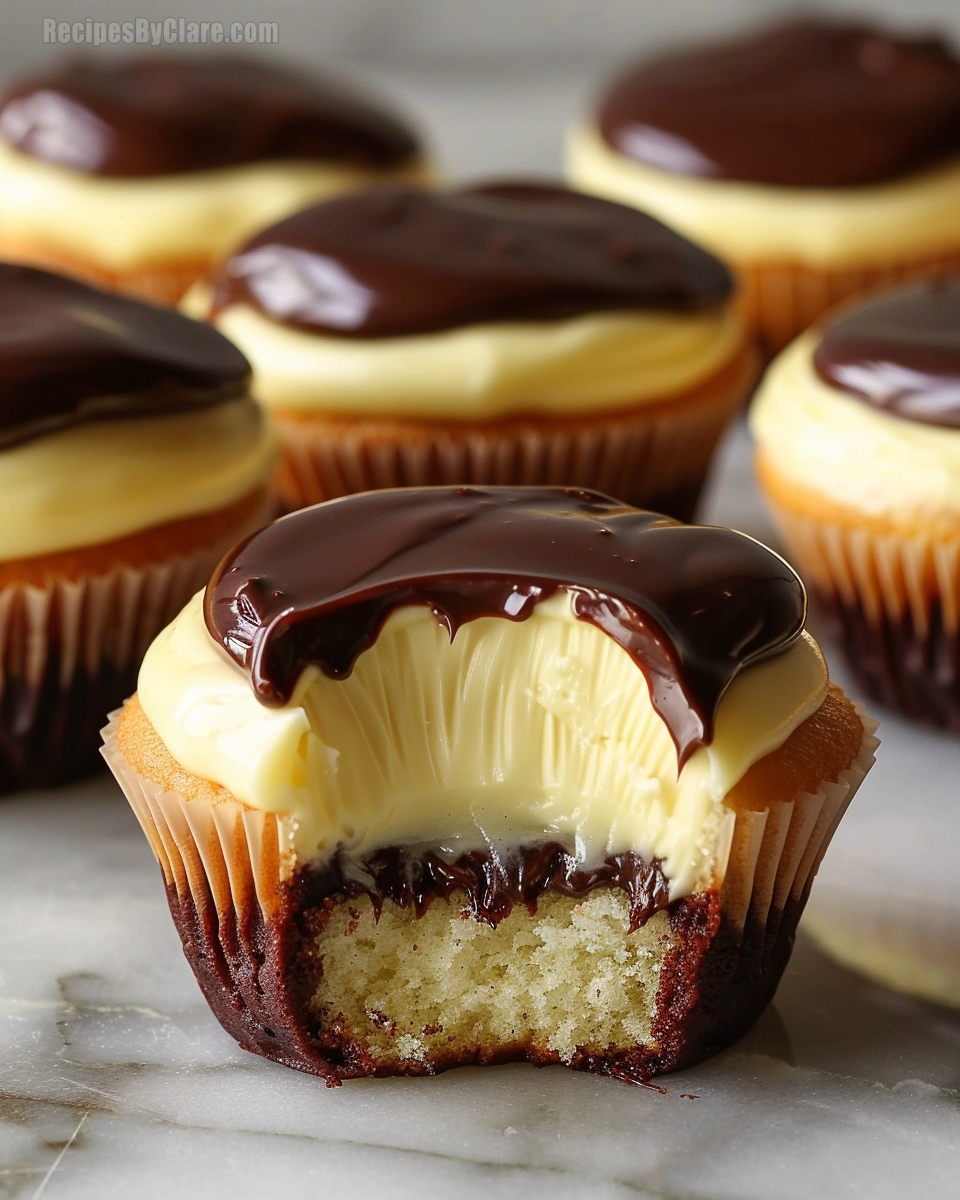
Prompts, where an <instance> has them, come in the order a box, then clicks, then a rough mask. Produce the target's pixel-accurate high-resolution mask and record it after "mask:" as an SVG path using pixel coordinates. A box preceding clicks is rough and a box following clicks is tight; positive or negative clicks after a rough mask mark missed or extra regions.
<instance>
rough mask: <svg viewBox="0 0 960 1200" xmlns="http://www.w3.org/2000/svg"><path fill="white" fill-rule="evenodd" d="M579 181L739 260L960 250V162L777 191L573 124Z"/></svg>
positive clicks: (834, 261)
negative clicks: (620, 145)
mask: <svg viewBox="0 0 960 1200" xmlns="http://www.w3.org/2000/svg"><path fill="white" fill-rule="evenodd" d="M567 173H568V176H569V178H570V180H571V182H572V184H573V186H575V187H579V188H582V189H583V190H584V191H586V192H593V193H595V194H596V195H600V196H605V197H606V198H607V199H610V200H618V201H620V203H622V204H630V205H633V206H634V207H636V208H640V209H644V210H645V211H646V212H649V213H651V214H652V215H653V216H655V217H659V218H660V220H662V221H664V222H666V223H667V224H668V225H672V226H673V227H674V228H676V229H678V230H680V232H681V233H684V234H686V236H687V237H689V238H692V239H693V240H694V241H697V242H700V243H701V244H702V245H704V246H706V247H707V249H709V250H712V251H713V252H714V253H715V254H717V255H719V256H720V257H721V258H727V259H729V260H731V261H732V262H733V263H743V264H745V265H747V264H753V263H760V262H793V263H800V264H803V265H806V266H810V267H814V268H823V269H831V268H836V269H843V268H846V267H860V266H864V265H873V264H875V263H880V264H883V263H886V262H891V261H896V260H898V259H909V258H914V257H924V256H927V255H939V254H943V253H949V252H951V251H956V250H960V221H958V219H957V213H958V211H960V159H957V160H956V161H952V162H950V163H948V164H946V165H944V166H942V167H938V168H937V169H935V170H929V171H923V172H918V173H915V174H912V175H909V176H907V177H905V178H903V179H897V180H893V181H890V182H886V183H878V184H871V185H869V186H865V187H858V188H777V187H771V186H768V185H764V184H758V183H737V182H734V181H730V180H725V179H697V178H692V177H690V176H684V175H673V174H670V173H669V172H667V171H660V170H657V169H656V168H655V167H649V166H646V165H645V164H643V163H639V162H637V161H636V160H634V159H631V158H627V157H626V155H623V154H618V153H617V152H616V151H615V150H613V149H612V148H611V147H610V146H609V145H608V144H607V143H606V142H605V141H604V140H603V138H602V137H601V136H600V134H599V133H598V132H597V130H596V128H595V127H594V126H592V125H589V124H586V123H581V124H579V125H576V126H574V128H573V129H572V130H571V132H570V134H569V137H568V141H567Z"/></svg>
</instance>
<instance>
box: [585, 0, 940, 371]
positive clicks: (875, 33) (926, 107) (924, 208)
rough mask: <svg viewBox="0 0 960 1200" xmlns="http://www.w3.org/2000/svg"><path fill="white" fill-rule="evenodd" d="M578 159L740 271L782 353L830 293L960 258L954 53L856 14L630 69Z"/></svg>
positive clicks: (603, 186)
mask: <svg viewBox="0 0 960 1200" xmlns="http://www.w3.org/2000/svg"><path fill="white" fill-rule="evenodd" d="M568 165H569V172H570V177H571V179H572V180H573V182H574V183H575V184H576V185H577V186H578V187H582V188H584V189H585V190H587V191H591V192H596V193H598V194H599V195H603V196H608V197H610V198H611V199H614V200H619V201H621V202H623V203H629V204H635V205H637V206H638V207H640V208H643V209H645V210H646V211H648V212H651V213H653V214H654V215H655V216H657V217H660V219H661V220H664V221H667V222H669V223H670V224H671V225H674V226H675V227H676V228H677V229H679V230H681V231H682V232H683V233H685V234H686V235H687V236H688V237H691V238H694V239H695V240H697V241H699V242H701V243H702V244H703V245H704V246H706V247H708V248H709V249H710V250H712V251H713V252H714V253H715V254H718V255H720V256H721V257H722V258H723V259H724V260H725V261H726V262H728V263H730V264H731V265H732V266H734V267H735V268H736V271H737V273H738V274H739V277H740V283H741V292H742V294H741V299H742V303H743V305H744V309H745V311H746V312H747V314H748V316H749V318H750V320H751V321H752V323H753V324H754V326H755V327H756V328H757V329H758V330H759V331H760V332H761V334H762V335H763V337H764V339H765V340H766V342H767V344H768V345H769V347H770V349H771V350H777V349H779V348H780V347H782V346H784V345H786V343H787V342H788V341H790V339H791V338H793V337H794V336H795V335H796V334H798V333H800V332H801V330H803V329H805V328H806V327H807V326H808V325H809V324H810V323H811V322H812V321H814V320H815V319H816V318H817V317H819V316H820V315H821V314H822V313H823V312H824V311H825V310H826V309H827V308H829V307H830V306H831V305H832V304H833V303H835V302H836V301H838V300H841V299H844V298H846V297H848V296H851V295H854V294H856V293H859V292H864V291H867V290H873V289H876V288H878V287H880V286H886V285H889V284H890V283H896V282H897V281H901V282H902V281H905V280H909V279H911V278H918V277H921V276H924V275H929V274H931V273H937V272H942V271H944V270H945V269H949V268H951V267H954V266H957V265H958V264H960V221H958V220H957V212H958V211H960V59H958V58H957V56H956V54H955V53H954V51H953V50H952V49H951V48H950V47H949V46H947V45H946V44H945V43H944V42H942V41H940V40H938V39H937V38H933V37H929V36H926V37H909V36H905V35H903V34H893V33H891V32H889V31H885V30H882V29H879V28H877V27H876V26H874V25H871V24H866V23H862V22H852V21H849V20H842V21H836V20H830V19H824V18H821V17H817V18H812V17H805V18H803V19H802V20H796V21H791V22H789V23H786V24H780V25H775V26H773V27H772V28H769V29H767V30H764V31H762V32H760V33H756V34H752V35H751V36H749V37H746V38H738V39H736V40H734V41H729V42H723V43H720V44H718V45H710V46H706V47H703V48H700V49H695V50H686V51H680V52H678V53H675V54H673V55H669V56H666V57H663V58H660V59H654V60H651V61H648V62H645V63H641V64H639V65H638V66H636V67H634V68H633V69H632V70H630V71H628V72H627V73H626V74H625V75H623V77H622V78H620V79H619V80H618V81H617V82H615V83H614V84H613V86H612V87H611V88H610V89H609V90H608V91H607V93H606V94H605V95H604V96H603V98H602V99H601V101H600V104H599V106H598V111H597V114H596V117H595V118H594V119H593V120H591V121H588V122H584V123H582V124H580V125H579V126H578V127H577V128H575V129H574V130H573V132H572V134H571V137H570V141H569V147H568Z"/></svg>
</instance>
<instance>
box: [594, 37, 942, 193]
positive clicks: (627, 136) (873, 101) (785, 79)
mask: <svg viewBox="0 0 960 1200" xmlns="http://www.w3.org/2000/svg"><path fill="white" fill-rule="evenodd" d="M599 125H600V132H601V133H602V135H603V137H604V138H605V140H606V141H607V142H608V143H609V144H610V145H611V146H613V147H614V148H615V149H616V150H619V151H620V153H622V154H625V155H627V156H628V157H630V158H634V159H637V160H638V161H639V162H643V163H646V164H648V165H649V166H652V167H659V168H662V169H663V170H666V171H670V172H672V173H674V174H677V175H693V176H702V177H705V178H715V179H736V180H742V181H745V182H751V183H764V184H773V185H775V186H781V187H801V188H802V187H822V188H845V187H857V186H860V185H864V184H871V183H878V182H881V181H883V180H886V179H892V178H896V177H897V176H902V175H905V174H908V173H910V172H912V171H916V170H920V169H922V168H924V167H929V166H931V165H933V164H935V163H937V162H939V161H943V160H945V159H948V158H954V157H956V156H957V155H958V154H960V59H958V58H957V57H956V56H955V54H954V53H953V52H952V51H951V49H950V48H949V47H948V46H947V45H946V44H945V43H944V42H942V41H940V40H939V39H937V38H934V37H919V38H918V37H914V38H910V37H904V36H900V35H898V36H893V35H892V34H890V33H885V32H883V31H882V30H880V29H877V28H876V27H874V26H872V25H868V24H861V23H854V22H849V21H842V22H835V21H829V20H817V19H812V18H806V19H803V20H796V21H791V22H789V23H784V24H779V25H775V26H773V27H772V28H770V29H767V30H764V31H762V32H760V33H758V34H755V35H753V36H751V37H747V38H741V39H738V40H736V41H731V42H723V43H720V44H716V45H712V46H706V47H704V48H702V49H698V50H693V51H681V52H679V53H676V54H673V55H671V56H668V57H665V58H661V59H659V60H654V61H651V62H647V63H641V64H640V65H638V66H636V67H635V68H634V69H633V70H632V71H630V72H629V73H628V74H626V75H625V76H624V77H623V78H622V79H621V80H620V81H619V83H617V84H615V85H614V87H613V89H612V90H611V91H610V92H609V94H608V95H607V96H606V97H605V99H604V100H603V102H602V105H601V108H600V113H599Z"/></svg>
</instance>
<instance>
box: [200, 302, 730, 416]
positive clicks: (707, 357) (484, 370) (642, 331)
mask: <svg viewBox="0 0 960 1200" xmlns="http://www.w3.org/2000/svg"><path fill="white" fill-rule="evenodd" d="M208 297H209V289H207V288H204V287H198V288H197V289H196V290H195V291H194V293H193V294H192V295H191V296H189V297H188V298H187V301H186V302H185V311H188V312H190V313H191V314H193V315H199V314H200V312H209V299H208ZM212 323H213V325H214V327H215V328H216V329H218V330H219V331H220V332H221V333H222V334H224V335H225V336H226V337H228V338H229V339H230V340H231V341H232V342H233V343H234V344H235V345H237V346H239V347H240V349H241V350H242V351H243V353H244V354H245V355H246V357H247V358H248V359H249V360H250V363H251V365H252V367H253V371H254V379H255V385H254V386H255V389H256V393H257V397H258V399H259V400H260V401H261V402H262V403H263V404H264V405H265V407H267V408H268V409H271V410H273V411H275V412H283V413H289V414H295V413H298V412H299V413H305V414H309V413H314V414H317V413H324V414H334V415H335V414H350V415H351V416H382V417H422V418H427V419H430V418H433V419H440V420H445V421H458V420H464V421H470V420H484V419H495V418H497V417H504V416H510V415H515V414H516V413H518V412H531V413H545V414H548V415H554V416H577V415H582V414H584V413H590V412H610V411H616V410H617V409H618V408H624V409H626V408H636V407H637V406H639V405H643V404H656V403H658V402H662V401H664V400H668V399H670V398H672V397H674V396H677V395H679V394H681V393H683V392H685V391H687V390H689V389H691V388H694V387H696V386H697V385H698V384H701V383H704V382H705V381H707V380H709V379H711V378H713V377H714V376H715V375H716V374H717V373H718V372H720V371H722V370H723V368H724V367H725V366H726V365H727V364H728V363H730V362H732V361H733V360H734V359H735V358H736V356H737V355H738V354H740V353H741V352H742V351H743V349H744V346H745V344H746V333H745V327H744V323H743V320H742V318H741V317H740V316H739V315H738V314H737V313H735V312H733V311H732V310H731V309H729V308H714V309H713V310H710V311H707V312H700V313H685V314H680V313H670V312H637V313H628V314H625V313H592V314H589V315H585V316H578V317H571V318H567V319H564V320H557V321H523V322H511V323H501V322H495V321H492V322H485V323H483V324H473V325H468V326H465V327H462V328H457V329H449V330H442V331H439V332H435V333H423V334H414V335H408V336H404V337H393V338H364V339H350V338H343V337H336V336H332V335H324V334H323V333H319V332H317V331H316V330H309V331H304V330H300V329H295V328H291V327H289V326H285V325H283V324H281V323H280V322H279V321H276V320H271V319H270V318H269V317H266V316H264V315H263V314H262V313H260V312H257V311H256V310H255V309H254V308H252V307H251V306H249V305H246V304H231V305H230V306H228V307H227V308H225V309H223V310H222V311H221V312H219V313H217V314H216V316H215V317H214V318H213V321H212Z"/></svg>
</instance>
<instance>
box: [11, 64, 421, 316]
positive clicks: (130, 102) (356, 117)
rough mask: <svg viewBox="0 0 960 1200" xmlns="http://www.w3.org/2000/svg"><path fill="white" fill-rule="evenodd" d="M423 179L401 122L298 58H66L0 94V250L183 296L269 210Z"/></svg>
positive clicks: (139, 289)
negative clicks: (289, 63)
mask: <svg viewBox="0 0 960 1200" xmlns="http://www.w3.org/2000/svg"><path fill="white" fill-rule="evenodd" d="M423 175H424V165H423V159H422V156H421V152H420V149H419V147H418V144H417V140H416V138H415V137H414V135H413V134H412V133H411V132H410V131H409V130H408V129H407V128H406V126H405V125H404V124H402V123H401V122H400V121H399V120H398V119H397V118H395V117H393V116H392V115H390V113H389V112H386V111H384V110H382V109H381V108H380V107H378V106H377V105H375V104H372V103H371V102H370V101H368V100H366V99H364V98H362V97H360V96H358V95H355V94H353V93H351V92H348V91H345V90H343V89H341V88H340V87H339V86H334V85H333V84H331V83H329V82H326V81H323V80H320V79H314V78H312V77H310V76H305V75H302V74H299V73H297V72H296V71H293V70H291V69H290V68H287V67H281V66H278V65H274V64H270V63H266V62H258V61H256V60H251V59H246V58H243V57H230V56H208V55H202V54H191V55H189V56H183V57H181V58H177V57H173V56H169V55H165V56H164V57H163V58H134V59H124V60H121V61H120V62H115V61H110V60H103V61H94V60H92V59H89V60H86V61H83V60H81V61H68V62H64V63H61V64H59V65H57V66H55V67H50V68H47V69H46V70H44V71H42V72H39V73H37V74H35V75H33V76H30V77H26V78H23V79H21V80H19V81H18V82H16V83H14V84H13V85H12V86H11V87H10V88H9V89H8V91H7V92H6V94H5V95H4V96H3V98H2V99H0V255H2V256H3V257H5V258H8V259H12V260H16V261H21V262H28V263H33V264H36V265H38V266H45V267H53V268H55V269H57V270H62V271H65V272H67V273H69V274H72V275H78V276H80V277H82V278H86V279H89V280H91V281H93V282H95V283H99V284H102V285H103V286H106V287H111V288H116V289H117V290H119V291H123V292H129V293H131V294H134V295H138V296H142V297H144V298H146V299H150V300H158V301H161V302H165V303H170V304H174V303H176V302H177V301H178V300H179V299H180V297H181V296H182V295H183V293H184V292H185V291H186V290H187V288H188V287H189V286H190V284H192V283H193V282H194V281H195V280H196V279H201V278H205V277H207V276H208V275H209V272H210V269H211V267H212V265H213V264H214V263H215V262H217V261H218V260H219V259H220V258H222V257H223V256H224V255H225V254H226V253H227V252H228V251H229V250H231V249H232V248H233V247H234V246H235V245H236V244H237V243H238V242H240V241H242V240H243V238H245V237H248V236H249V235H250V234H251V233H252V232H254V231H255V230H256V229H259V228H261V227H262V226H264V225H265V224H267V223H269V222H270V221H275V220H277V219H278V218H279V217H281V216H283V215H284V214H286V213H290V212H294V211H295V210H296V209H298V208H302V207H303V205H305V204H308V203H310V202H311V201H313V200H316V199H319V198H320V197H323V196H328V195H332V194H334V193H337V192H342V191H346V190H348V189H350V188H356V187H361V186H364V185H366V184H369V183H370V182H372V181H374V180H381V179H395V178H421V177H423Z"/></svg>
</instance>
